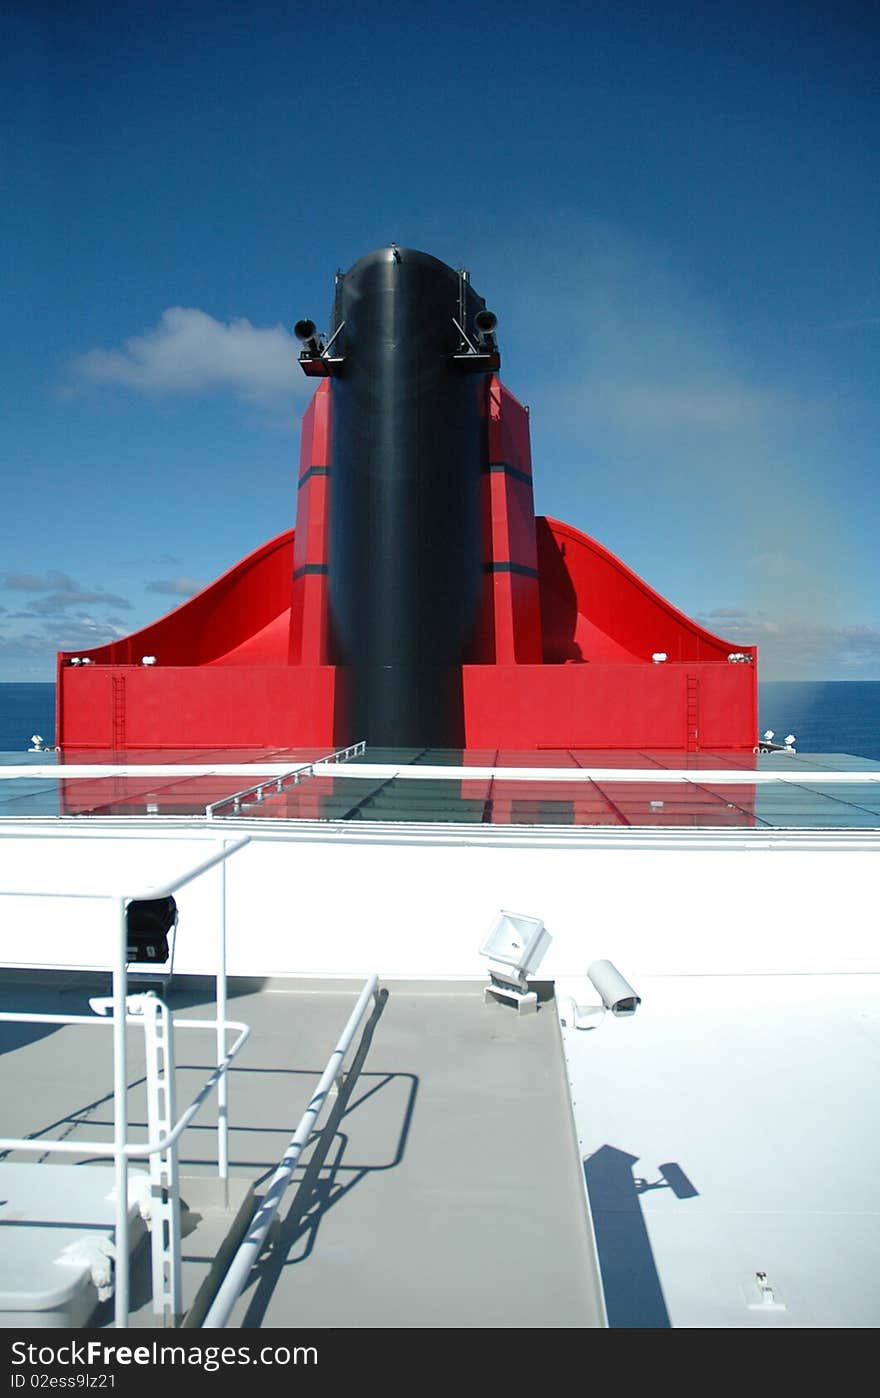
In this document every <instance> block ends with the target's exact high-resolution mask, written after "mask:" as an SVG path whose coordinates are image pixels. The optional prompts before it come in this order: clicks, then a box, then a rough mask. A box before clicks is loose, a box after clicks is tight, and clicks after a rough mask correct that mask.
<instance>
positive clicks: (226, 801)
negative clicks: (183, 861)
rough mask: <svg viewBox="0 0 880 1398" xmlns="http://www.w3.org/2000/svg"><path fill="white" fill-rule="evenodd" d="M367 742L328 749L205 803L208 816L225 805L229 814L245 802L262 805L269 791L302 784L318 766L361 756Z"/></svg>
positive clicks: (236, 812) (237, 812) (275, 792)
mask: <svg viewBox="0 0 880 1398" xmlns="http://www.w3.org/2000/svg"><path fill="white" fill-rule="evenodd" d="M366 746H367V745H366V743H365V742H360V743H352V744H351V745H350V746H349V747H347V748H338V749H337V751H336V752H331V753H328V755H327V756H326V757H318V758H316V759H315V761H314V762H307V763H305V764H304V765H303V766H302V767H291V769H290V771H289V772H282V773H281V775H280V776H277V777H270V778H268V779H267V780H266V781H262V782H257V783H256V785H254V786H246V787H244V789H243V790H242V791H234V792H233V793H232V795H231V796H224V797H223V798H222V800H220V801H214V802H213V803H212V804H211V805H210V806H206V807H205V815H206V817H207V818H209V819H210V818H211V817H213V816H216V815H219V814H220V813H221V809H222V807H224V806H231V807H232V810H231V812H229V814H231V815H241V812H242V808H243V807H244V806H252V805H259V804H260V803H261V802H262V801H263V800H264V799H265V797H266V794H267V793H268V794H269V796H270V797H273V796H280V795H281V793H282V792H283V791H285V790H287V788H288V787H291V786H299V784H300V782H303V781H307V780H308V779H309V777H313V776H314V775H315V768H316V767H319V766H327V765H333V764H335V763H339V762H348V761H349V760H350V759H351V758H352V757H360V756H362V754H363V753H364V752H365V751H366Z"/></svg>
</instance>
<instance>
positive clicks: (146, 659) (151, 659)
mask: <svg viewBox="0 0 880 1398" xmlns="http://www.w3.org/2000/svg"><path fill="white" fill-rule="evenodd" d="M155 663H156V657H155V655H142V656H141V664H142V665H155Z"/></svg>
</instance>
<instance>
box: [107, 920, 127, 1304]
mask: <svg viewBox="0 0 880 1398" xmlns="http://www.w3.org/2000/svg"><path fill="white" fill-rule="evenodd" d="M114 906H115V909H116V918H115V923H116V927H115V931H116V946H115V949H114V951H115V954H114V965H113V1161H114V1166H115V1171H116V1234H115V1240H114V1241H115V1249H116V1267H115V1277H114V1315H113V1320H114V1324H115V1326H116V1328H117V1330H124V1329H125V1328H126V1326H127V1325H128V1264H129V1258H128V1161H127V1159H126V1151H125V1148H126V1145H127V1136H128V1061H127V1054H126V991H127V988H128V987H127V980H128V975H127V972H126V956H127V949H128V921H127V918H126V906H125V898H115V899H113V901H112V903H111V908H112V907H114Z"/></svg>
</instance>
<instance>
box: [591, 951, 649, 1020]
mask: <svg viewBox="0 0 880 1398" xmlns="http://www.w3.org/2000/svg"><path fill="white" fill-rule="evenodd" d="M587 975H588V976H589V978H590V980H591V981H592V982H593V985H594V986H595V988H596V990H598V992H599V994H600V996H601V997H602V1004H603V1005H604V1006H605V1008H606V1010H610V1011H611V1013H612V1014H613V1015H618V1016H620V1015H634V1014H635V1012H636V1010H637V1009H638V1007H639V1005H640V1004H641V1003H642V997H641V995H637V994H636V992H635V991H634V990H633V988H632V986H631V985H630V983H629V981H626V980H624V978H623V976H622V975H621V974H620V972H619V971H618V969H617V967H616V966H614V965H612V963H611V962H610V961H594V962H593V964H592V965H591V966H588V967H587Z"/></svg>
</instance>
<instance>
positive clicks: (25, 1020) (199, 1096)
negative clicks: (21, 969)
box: [0, 1011, 251, 1160]
mask: <svg viewBox="0 0 880 1398" xmlns="http://www.w3.org/2000/svg"><path fill="white" fill-rule="evenodd" d="M0 1021H5V1022H6V1023H14V1024H87V1025H98V1026H99V1027H100V1028H105V1027H106V1028H108V1029H109V1028H110V1027H111V1026H112V1024H113V1021H112V1019H102V1018H100V1016H98V1015H38V1014H15V1013H14V1012H8V1011H4V1012H3V1013H0ZM143 1022H144V1021H143V1016H142V1015H132V1014H129V1015H126V1017H125V1023H126V1025H127V1026H129V1027H130V1028H139V1027H140V1026H141V1025H142V1024H143ZM222 1027H223V1028H224V1029H226V1030H228V1029H238V1030H239V1031H240V1032H239V1035H238V1038H237V1039H236V1040H235V1043H234V1044H233V1045H232V1047H231V1048H230V1049H229V1050H228V1052H227V1053H226V1055H225V1057H224V1058H223V1060H222V1062H220V1063H218V1064H217V1065H216V1067H215V1068H214V1070H213V1072H212V1073H211V1075H210V1077H208V1078H207V1079H206V1080H205V1082H204V1083H203V1085H202V1087H201V1088H200V1090H199V1091H198V1092H197V1093H196V1095H195V1097H194V1098H193V1100H192V1102H191V1103H190V1105H189V1106H188V1107H187V1109H186V1111H185V1112H183V1113H181V1115H180V1116H179V1117H178V1119H177V1121H176V1122H175V1124H174V1126H173V1128H172V1129H171V1131H169V1132H168V1134H167V1135H166V1136H160V1138H159V1140H157V1141H153V1140H150V1138H149V1137H148V1138H147V1140H146V1141H144V1142H142V1143H141V1144H140V1145H126V1147H125V1150H124V1152H123V1154H124V1155H125V1158H126V1160H146V1159H148V1158H149V1156H151V1155H155V1154H156V1152H157V1151H160V1150H168V1148H169V1146H173V1145H174V1144H175V1142H176V1141H177V1140H178V1139H179V1138H180V1136H182V1135H183V1133H184V1131H185V1130H186V1128H187V1127H188V1126H189V1124H190V1122H191V1121H192V1120H193V1118H194V1117H195V1116H197V1115H198V1112H199V1111H200V1110H201V1108H202V1106H203V1105H204V1103H205V1100H206V1098H207V1097H208V1095H209V1094H210V1093H211V1092H212V1091H213V1089H214V1088H215V1087H216V1086H217V1083H218V1082H219V1080H220V1077H221V1075H222V1074H223V1073H225V1072H226V1070H227V1068H228V1067H229V1065H230V1063H231V1062H232V1060H233V1058H235V1057H236V1055H237V1054H238V1052H239V1050H240V1049H242V1048H243V1047H244V1045H245V1044H246V1043H247V1041H248V1039H249V1038H250V1034H251V1029H250V1025H249V1024H244V1023H242V1021H241V1020H238V1019H227V1020H224V1021H223V1025H222ZM174 1028H175V1029H215V1028H216V1023H215V1021H214V1020H213V1019H175V1020H174ZM0 1150H19V1151H34V1152H37V1151H39V1152H40V1153H42V1152H43V1151H52V1152H56V1153H58V1154H59V1155H104V1156H107V1157H110V1156H112V1155H115V1153H116V1147H115V1145H113V1146H110V1145H108V1144H107V1142H106V1141H82V1140H78V1141H60V1140H54V1139H52V1138H51V1137H49V1138H48V1139H47V1138H46V1137H45V1136H26V1137H22V1138H20V1139H15V1138H13V1137H10V1136H0Z"/></svg>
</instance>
